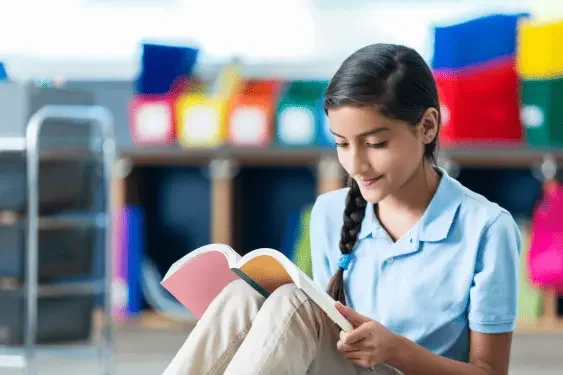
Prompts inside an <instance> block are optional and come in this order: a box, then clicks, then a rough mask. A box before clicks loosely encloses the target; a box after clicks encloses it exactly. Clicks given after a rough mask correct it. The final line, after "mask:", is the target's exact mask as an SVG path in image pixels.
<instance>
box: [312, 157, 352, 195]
mask: <svg viewBox="0 0 563 375" xmlns="http://www.w3.org/2000/svg"><path fill="white" fill-rule="evenodd" d="M344 185H345V184H344V170H343V169H342V166H341V165H340V162H339V161H338V159H337V158H334V157H325V158H322V159H321V160H320V161H319V163H318V165H317V192H318V194H319V195H320V194H324V193H327V192H329V191H333V190H338V189H341V188H343V187H344Z"/></svg>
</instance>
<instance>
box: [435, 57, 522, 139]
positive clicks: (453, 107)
mask: <svg viewBox="0 0 563 375" xmlns="http://www.w3.org/2000/svg"><path fill="white" fill-rule="evenodd" d="M434 77H435V79H436V84H437V86H438V95H439V99H440V106H441V111H442V130H441V132H440V142H441V143H442V144H457V143H480V144H489V143H492V144H496V145H498V144H499V143H504V144H519V143H521V140H522V132H523V131H522V125H521V123H520V98H519V81H518V76H517V74H516V67H515V63H514V60H513V59H506V60H504V61H501V62H494V63H488V64H484V65H482V66H480V67H479V68H472V69H468V70H464V71H460V72H443V71H442V72H437V71H435V72H434Z"/></svg>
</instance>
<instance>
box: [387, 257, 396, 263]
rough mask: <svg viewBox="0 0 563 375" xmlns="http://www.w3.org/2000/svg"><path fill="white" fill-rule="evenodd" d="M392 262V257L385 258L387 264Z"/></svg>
mask: <svg viewBox="0 0 563 375" xmlns="http://www.w3.org/2000/svg"><path fill="white" fill-rule="evenodd" d="M394 260H395V259H394V258H393V257H391V258H387V264H391V263H393V261H394Z"/></svg>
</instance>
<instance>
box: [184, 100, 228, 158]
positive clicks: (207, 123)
mask: <svg viewBox="0 0 563 375" xmlns="http://www.w3.org/2000/svg"><path fill="white" fill-rule="evenodd" d="M228 106H229V102H228V101H225V100H222V99H220V98H217V97H213V96H208V95H206V94H203V93H190V94H185V95H182V96H180V97H179V98H178V100H177V101H176V131H177V138H178V142H179V143H180V145H182V146H184V147H219V146H222V145H223V144H224V143H225V140H226V133H227V120H228Z"/></svg>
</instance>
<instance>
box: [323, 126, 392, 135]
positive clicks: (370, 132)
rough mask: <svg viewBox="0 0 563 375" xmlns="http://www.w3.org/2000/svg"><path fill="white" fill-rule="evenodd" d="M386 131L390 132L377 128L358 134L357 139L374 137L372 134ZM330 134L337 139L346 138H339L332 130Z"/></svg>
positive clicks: (383, 128)
mask: <svg viewBox="0 0 563 375" xmlns="http://www.w3.org/2000/svg"><path fill="white" fill-rule="evenodd" d="M387 130H391V129H389V128H387V127H382V128H377V129H373V130H368V131H365V132H363V133H360V134H358V135H357V137H367V136H368V135H374V134H377V133H381V132H383V131H387ZM330 132H331V133H332V134H334V135H335V136H337V137H340V138H346V137H344V136H341V135H340V134H336V133H335V132H333V131H332V130H331V131H330Z"/></svg>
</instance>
